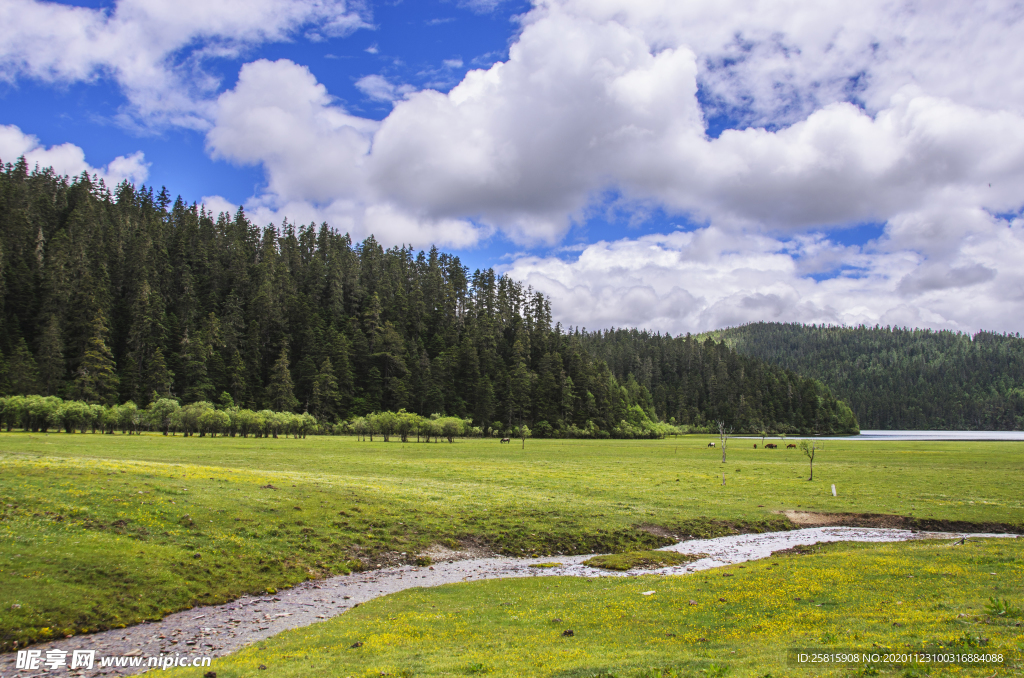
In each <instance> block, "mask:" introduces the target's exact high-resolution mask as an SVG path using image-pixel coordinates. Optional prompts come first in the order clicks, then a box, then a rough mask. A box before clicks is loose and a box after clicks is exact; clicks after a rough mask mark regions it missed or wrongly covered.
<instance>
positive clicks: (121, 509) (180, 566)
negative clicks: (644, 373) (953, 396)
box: [0, 433, 1024, 649]
mask: <svg viewBox="0 0 1024 678" xmlns="http://www.w3.org/2000/svg"><path fill="white" fill-rule="evenodd" d="M709 440H710V438H702V437H693V438H680V439H679V440H663V441H643V442H639V441H637V442H634V441H542V440H531V441H528V442H527V446H526V449H525V450H522V449H519V448H518V447H517V446H515V445H512V446H509V445H500V444H499V443H498V442H497V441H496V440H460V441H457V442H456V443H455V444H452V445H449V444H446V443H441V444H416V443H410V444H405V445H403V444H400V443H395V442H392V443H389V444H385V443H382V442H375V443H369V442H365V443H362V442H357V441H355V440H353V439H351V438H310V439H306V440H294V439H276V440H274V439H269V440H267V439H260V440H253V439H245V440H243V439H238V438H234V439H233V438H215V439H208V438H189V439H184V438H181V437H167V438H165V437H163V436H158V435H143V436H120V435H114V436H109V435H107V436H103V435H81V434H71V435H69V434H51V435H48V436H46V435H41V434H19V433H14V434H0V577H3V578H4V580H6V581H11V582H14V583H15V585H13V586H5V587H2V588H0V647H3V648H6V649H10V648H11V647H13V643H14V642H15V641H17V642H19V643H20V644H24V643H26V642H30V641H34V640H39V639H44V638H50V637H55V636H57V637H59V636H62V635H67V634H69V633H82V632H85V631H92V630H97V629H101V628H109V627H116V626H119V625H122V624H124V625H127V624H132V623H137V622H138V621H141V620H142V619H147V618H156V617H160V616H162V615H164V614H166V613H168V612H169V611H173V610H178V609H182V608H185V607H189V606H192V605H196V604H202V603H214V602H219V601H225V600H229V599H231V598H234V597H237V596H238V595H241V594H243V593H246V592H257V591H264V590H267V589H276V588H281V587H283V586H288V585H291V584H294V583H296V582H298V581H301V580H303V579H306V578H309V577H319V576H325V575H327V574H332V573H340V572H345V571H348V570H351V569H359V568H365V567H374V566H376V565H378V564H387V563H391V562H413V561H415V558H416V554H417V553H418V552H420V551H422V550H423V549H425V548H427V547H429V546H431V545H434V544H444V545H447V546H449V547H453V548H454V547H459V546H460V545H466V544H476V545H482V546H485V547H487V548H489V549H491V550H494V551H498V552H501V553H506V554H512V555H533V554H551V555H558V554H560V553H588V552H621V551H627V550H644V549H649V548H652V547H656V546H661V545H664V544H666V543H669V542H671V541H674V537H673V536H672V535H680V536H685V535H691V534H692V535H698V536H712V535H716V534H724V533H728V532H729V531H731V530H736V529H741V530H765V529H779V528H784V527H786V525H787V521H786V520H785V519H784V518H781V517H780V516H779V515H777V514H775V513H773V511H777V510H782V509H801V510H808V511H829V512H860V513H892V514H900V515H912V516H914V517H916V518H920V519H936V520H960V521H972V522H979V523H980V522H997V523H1009V524H1021V523H1022V522H1024V506H1022V498H1021V496H1020V493H1019V490H1018V481H1019V478H1020V477H1021V471H1022V470H1024V455H1022V453H1021V449H1024V448H1021V447H1020V446H1019V445H1016V444H1012V443H879V442H864V443H862V442H830V443H828V444H827V446H826V449H825V451H824V452H819V454H818V458H817V459H816V462H815V480H814V482H807V481H806V477H807V465H806V459H805V458H804V457H802V456H801V455H800V454H799V453H798V452H796V451H793V450H775V451H772V450H760V449H759V450H756V451H755V450H753V449H752V444H753V441H740V440H734V441H733V444H732V447H731V449H730V450H729V453H728V460H729V461H728V464H725V465H723V464H722V463H721V451H720V450H711V449H708V448H707V442H708V441H709ZM723 474H724V475H725V476H726V482H725V485H723V484H722V476H723ZM833 483H835V484H836V485H837V488H838V497H832V495H831V491H830V486H831V484H833ZM13 606H20V607H13Z"/></svg>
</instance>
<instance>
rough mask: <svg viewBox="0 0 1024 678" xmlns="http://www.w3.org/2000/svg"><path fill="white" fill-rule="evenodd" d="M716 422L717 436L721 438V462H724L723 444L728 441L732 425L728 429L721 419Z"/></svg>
mask: <svg viewBox="0 0 1024 678" xmlns="http://www.w3.org/2000/svg"><path fill="white" fill-rule="evenodd" d="M715 423H716V424H718V437H719V438H721V440H722V463H723V464H724V463H725V446H726V445H727V444H728V442H729V436H731V435H732V426H730V427H729V428H728V429H726V428H725V422H724V421H722V420H721V419H719V420H717V421H716V422H715Z"/></svg>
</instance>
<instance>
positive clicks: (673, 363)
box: [0, 160, 855, 437]
mask: <svg viewBox="0 0 1024 678" xmlns="http://www.w3.org/2000/svg"><path fill="white" fill-rule="evenodd" d="M0 271H2V275H0V285H2V289H0V301H2V308H0V322H2V326H0V351H2V355H0V368H2V369H0V391H3V393H5V394H42V395H57V396H61V397H64V398H75V399H78V400H82V401H88V402H92V403H105V404H112V403H115V402H119V401H120V402H125V401H132V402H133V403H135V404H136V405H138V406H140V407H142V406H145V405H146V404H147V403H149V402H151V401H153V400H154V399H156V398H168V397H169V398H176V399H178V400H179V401H181V402H182V403H186V402H199V401H209V402H213V403H215V404H216V405H218V406H221V407H231V406H242V407H249V408H260V407H265V408H269V409H273V410H278V411H293V412H304V411H308V412H309V413H310V414H313V415H314V416H316V417H317V418H318V419H320V420H321V421H329V422H336V421H339V420H343V419H346V418H348V417H352V416H356V415H362V414H365V413H369V412H374V411H381V410H392V411H397V410H399V409H401V408H405V409H407V410H409V411H411V412H416V413H419V414H423V415H430V414H432V413H441V414H448V415H455V416H460V417H471V418H472V419H473V420H474V423H475V424H476V425H477V426H480V427H482V428H483V429H485V430H487V429H489V428H492V427H493V428H507V427H508V426H510V425H518V424H520V423H522V424H528V425H529V426H530V427H531V428H532V429H533V430H534V434H535V435H576V436H605V435H614V436H623V437H634V436H647V435H657V434H659V433H660V432H662V431H664V430H665V429H664V425H662V424H659V420H662V421H664V420H669V419H671V418H673V417H674V418H675V420H676V421H677V422H679V423H693V424H701V423H707V422H708V421H710V420H713V419H715V418H721V417H725V418H726V419H728V420H729V422H728V423H729V425H732V426H734V427H736V428H740V427H741V426H743V425H746V422H757V423H762V422H763V423H765V424H767V425H770V426H771V427H777V428H784V427H788V428H789V429H791V430H821V431H823V432H828V431H832V430H839V428H847V429H848V428H851V427H854V426H855V422H853V421H852V420H851V419H850V418H849V417H844V416H842V415H843V412H842V406H841V404H839V403H837V402H836V400H835V398H834V397H832V396H831V394H829V393H828V392H827V391H826V390H824V389H822V388H820V387H818V386H815V385H813V384H812V383H811V382H809V381H808V380H806V379H801V378H800V377H798V376H797V375H795V374H792V373H789V372H786V371H785V370H779V369H777V368H774V367H770V366H765V365H763V364H760V363H758V361H754V360H751V359H749V358H745V357H743V356H740V355H738V354H737V353H736V352H734V351H732V350H730V349H728V348H726V347H725V346H721V345H715V344H714V342H708V343H706V344H701V345H697V344H696V343H695V342H693V341H692V340H686V341H683V340H679V341H675V340H673V341H672V342H667V343H665V340H661V339H659V340H657V341H655V342H654V343H655V344H657V343H658V342H662V343H665V346H672V347H679V348H678V350H676V349H675V348H673V349H672V351H675V352H672V351H668V350H661V349H659V351H660V352H659V351H655V352H653V353H652V352H651V351H649V350H648V349H647V348H644V349H643V350H644V352H643V353H642V354H639V353H638V354H637V355H636V356H628V355H626V353H628V351H630V350H640V345H639V344H636V345H635V346H633V347H632V348H631V347H630V346H627V345H626V344H623V343H616V341H614V337H615V336H617V335H616V334H615V333H612V334H608V335H600V336H599V335H587V334H584V333H581V332H579V331H573V332H566V331H563V330H562V329H561V328H560V327H557V326H556V327H552V324H551V310H550V304H549V301H548V300H547V299H546V298H545V297H543V296H542V295H540V294H536V293H534V292H533V291H531V290H529V289H524V288H523V287H522V286H521V285H520V284H518V283H517V282H515V281H514V280H511V279H509V278H507V277H502V276H498V275H495V273H494V271H492V270H486V271H475V272H473V273H470V272H469V271H468V270H467V269H466V267H464V266H463V265H462V264H461V262H460V261H459V259H458V257H455V256H451V255H449V254H445V253H441V252H438V251H437V250H436V249H431V251H430V252H429V253H427V252H415V251H414V250H413V249H412V248H411V247H395V248H390V249H384V248H383V247H381V245H380V244H378V243H377V242H376V241H375V240H374V239H373V238H372V237H371V238H368V239H367V240H365V241H363V242H361V243H354V242H353V241H352V240H351V239H350V238H349V237H348V235H344V234H340V233H337V232H335V231H333V230H331V229H330V228H329V227H327V225H326V224H324V225H321V226H319V227H317V226H315V225H313V224H310V225H308V226H298V227H297V226H294V225H291V224H288V223H287V222H286V223H284V224H282V225H281V226H280V227H279V228H274V227H272V226H271V227H265V228H261V227H258V226H257V225H255V224H253V223H252V222H251V221H249V220H248V219H247V218H246V216H245V214H244V213H243V212H242V211H241V210H239V211H238V213H237V214H235V215H234V216H233V217H232V216H230V215H225V214H222V215H219V216H212V215H210V214H207V213H205V212H204V211H203V210H201V209H200V208H197V207H196V205H187V204H185V203H183V202H182V201H181V199H180V198H179V199H178V200H172V199H171V198H170V196H169V195H168V193H167V191H166V190H163V191H161V192H159V193H158V194H156V195H154V192H153V190H152V189H146V188H145V187H142V188H138V189H136V188H135V187H133V186H130V185H128V184H122V185H119V186H117V187H116V189H114V190H113V191H112V192H111V191H109V190H108V189H107V188H106V187H104V186H102V184H96V183H94V181H91V180H90V179H89V178H88V177H86V176H82V177H80V178H78V179H75V180H73V181H69V180H67V179H66V178H61V177H57V176H55V175H54V174H53V173H52V172H51V171H49V170H45V171H33V172H29V171H28V168H27V167H26V165H25V163H24V161H23V160H22V161H19V162H18V163H15V164H7V165H3V166H2V167H0ZM613 355H614V356H615V360H614V361H612V362H613V364H614V365H615V368H614V372H615V373H614V374H613V370H612V369H609V367H608V366H607V365H606V363H605V362H604V360H605V358H606V357H608V358H611V357H612V356H613ZM648 358H650V360H651V361H655V362H651V364H652V365H654V364H657V366H658V373H657V377H655V373H654V372H652V371H650V370H646V366H647V364H648ZM634 365H638V366H639V367H635V368H634V367H633V366H634ZM623 366H625V367H624V368H623ZM645 370H646V371H645ZM632 372H637V373H639V374H640V380H639V381H638V380H637V379H636V378H634V377H631V376H630V374H631V373H632ZM755 374H756V375H758V376H757V378H756V380H755V381H754V382H752V381H751V376H752V375H755ZM762 376H763V380H762ZM762 387H763V388H762ZM652 389H653V395H652ZM495 422H500V423H499V424H497V425H495ZM741 422H743V423H741ZM659 426H661V427H662V428H659Z"/></svg>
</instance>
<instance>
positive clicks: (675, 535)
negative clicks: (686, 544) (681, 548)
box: [634, 523, 686, 541]
mask: <svg viewBox="0 0 1024 678" xmlns="http://www.w3.org/2000/svg"><path fill="white" fill-rule="evenodd" d="M634 527H635V528H636V529H638V530H640V531H641V532H646V533H647V534H653V535H654V536H655V537H664V538H665V539H671V540H672V541H679V540H680V539H683V538H685V537H686V535H684V534H679V531H678V530H670V529H669V528H667V527H663V526H661V525H652V524H650V523H643V524H641V525H634Z"/></svg>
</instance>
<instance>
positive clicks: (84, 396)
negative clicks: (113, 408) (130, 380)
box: [75, 316, 118, 405]
mask: <svg viewBox="0 0 1024 678" xmlns="http://www.w3.org/2000/svg"><path fill="white" fill-rule="evenodd" d="M106 334H107V328H106V325H105V324H104V322H103V319H102V318H101V317H99V316H96V318H95V319H94V320H93V323H92V336H91V337H90V338H89V340H88V343H87V344H86V348H85V352H84V354H83V355H82V359H81V361H80V362H79V367H78V372H77V374H76V375H75V397H76V398H77V399H78V400H84V401H86V402H89V403H100V404H103V405H112V404H115V402H116V398H117V387H118V376H117V372H116V365H115V363H114V356H113V354H112V353H111V351H110V349H109V348H108V347H107V342H106V339H105V337H106Z"/></svg>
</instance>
